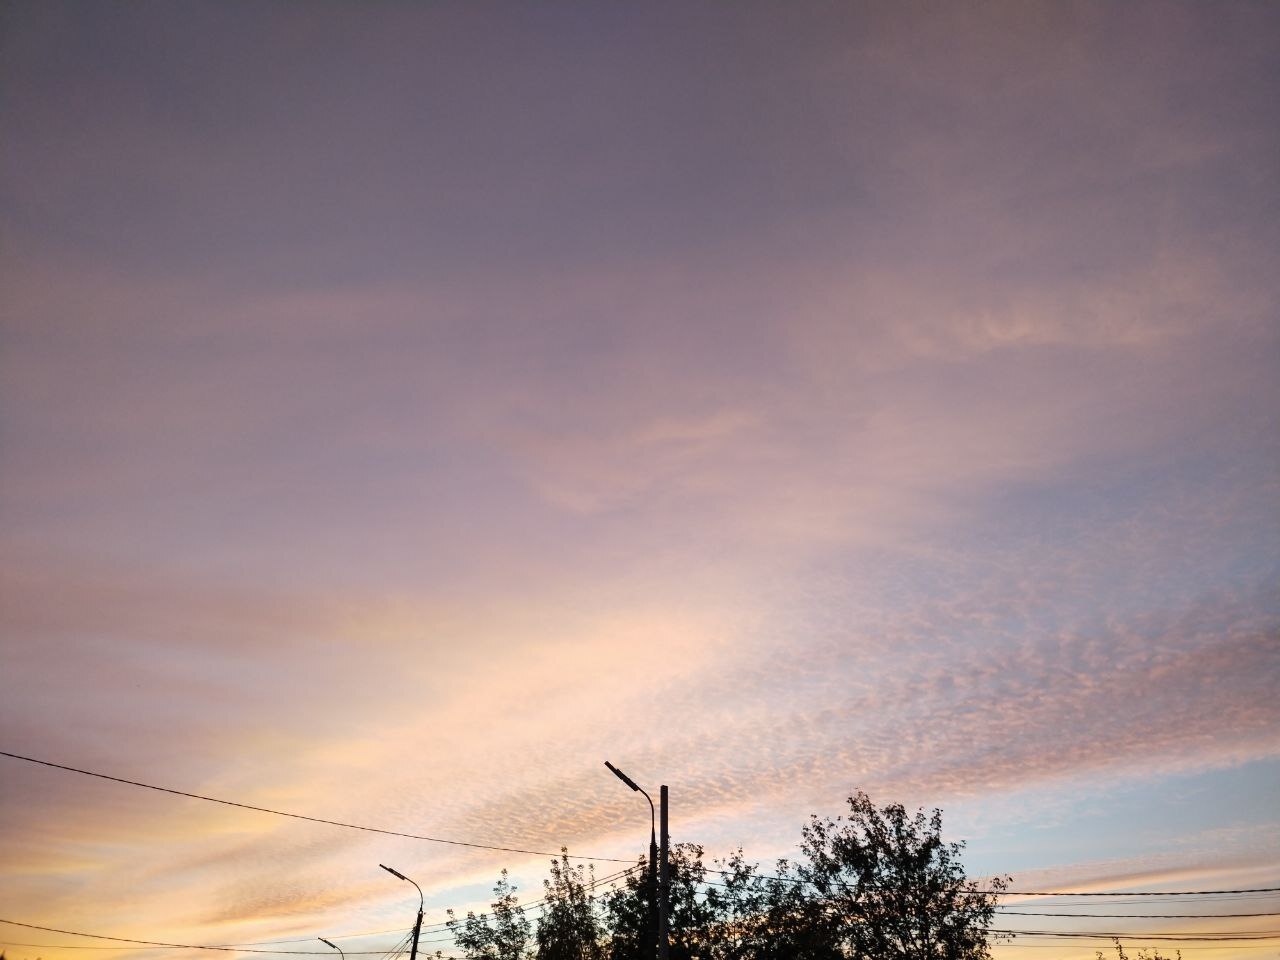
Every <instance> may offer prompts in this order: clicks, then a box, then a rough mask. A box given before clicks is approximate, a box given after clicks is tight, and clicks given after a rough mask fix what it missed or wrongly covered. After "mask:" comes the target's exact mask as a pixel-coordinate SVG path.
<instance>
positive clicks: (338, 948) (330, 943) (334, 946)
mask: <svg viewBox="0 0 1280 960" xmlns="http://www.w3.org/2000/svg"><path fill="white" fill-rule="evenodd" d="M316 939H317V940H319V941H320V942H321V943H325V944H328V945H329V946H331V947H333V949H335V950H337V951H338V956H340V957H341V958H342V960H347V955H346V954H345V953H343V952H342V948H341V947H340V946H338V945H337V944H336V943H334V942H333V941H332V940H326V939H325V938H324V937H316Z"/></svg>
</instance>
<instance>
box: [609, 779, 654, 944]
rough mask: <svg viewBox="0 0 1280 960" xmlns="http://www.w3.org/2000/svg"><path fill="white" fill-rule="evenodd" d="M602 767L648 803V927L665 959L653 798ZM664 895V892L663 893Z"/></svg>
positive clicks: (632, 781) (630, 781)
mask: <svg viewBox="0 0 1280 960" xmlns="http://www.w3.org/2000/svg"><path fill="white" fill-rule="evenodd" d="M604 765H605V766H606V767H608V768H609V770H610V771H612V773H613V775H614V776H615V777H617V778H618V779H619V780H621V781H622V782H623V783H625V784H626V785H627V786H628V787H630V788H631V789H632V790H634V791H635V792H636V793H642V794H644V798H645V799H646V800H648V801H649V927H650V929H651V930H652V931H653V940H654V944H655V946H656V948H657V954H658V957H659V960H666V958H667V937H666V933H667V899H666V897H665V896H659V895H658V874H657V869H658V837H657V827H656V824H655V821H656V820H657V813H656V812H655V810H654V807H653V797H651V796H649V794H648V792H647V791H645V790H643V789H641V787H640V784H638V783H636V782H635V781H634V780H632V779H631V778H630V777H628V776H627V775H626V774H625V773H623V772H622V771H621V770H619V769H618V768H617V767H615V766H614V765H613V764H612V763H610V762H609V761H608V760H606V761H605V762H604ZM666 792H667V788H666V787H663V788H662V796H663V807H662V843H663V848H664V849H663V851H662V852H663V861H664V862H663V864H662V866H663V871H662V872H663V878H664V879H665V878H666V866H667V865H666V863H665V860H666V849H665V847H666V842H667V834H666V831H667V819H666V814H667V808H666ZM663 893H665V891H663ZM655 904H656V906H657V914H658V916H657V923H656V925H655V923H654V905H655Z"/></svg>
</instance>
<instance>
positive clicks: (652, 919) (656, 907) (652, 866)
mask: <svg viewBox="0 0 1280 960" xmlns="http://www.w3.org/2000/svg"><path fill="white" fill-rule="evenodd" d="M645 796H648V794H645ZM659 897H660V894H659V891H658V838H657V837H655V836H654V832H653V828H652V827H650V829H649V939H650V940H651V941H652V942H653V946H654V949H655V950H656V951H657V953H658V955H659V956H661V955H662V947H661V945H660V944H661V943H662V941H661V940H660V939H659V937H660V936H661V932H662V922H661V921H660V920H659V919H658V916H659V914H660V913H661V911H662V909H663V908H662V906H661V902H660V900H659Z"/></svg>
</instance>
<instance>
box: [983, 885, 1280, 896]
mask: <svg viewBox="0 0 1280 960" xmlns="http://www.w3.org/2000/svg"><path fill="white" fill-rule="evenodd" d="M980 892H982V893H989V894H991V895H992V896H996V897H1204V896H1211V895H1214V894H1228V893H1276V892H1280V887H1251V888H1246V889H1243V890H1110V891H1105V892H1102V893H1078V892H1057V893H1053V892H1050V893H1045V892H1044V891H1040V890H984V891H980Z"/></svg>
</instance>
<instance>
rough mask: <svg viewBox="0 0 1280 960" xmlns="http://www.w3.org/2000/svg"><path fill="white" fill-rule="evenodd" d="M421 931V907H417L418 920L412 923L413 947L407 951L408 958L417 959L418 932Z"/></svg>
mask: <svg viewBox="0 0 1280 960" xmlns="http://www.w3.org/2000/svg"><path fill="white" fill-rule="evenodd" d="M421 932H422V908H421V907H419V908H418V922H417V923H415V924H414V925H413V949H411V950H410V951H409V960H418V934H420V933H421Z"/></svg>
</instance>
